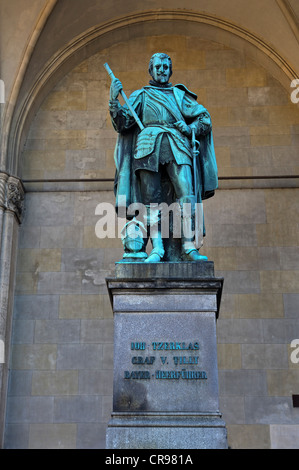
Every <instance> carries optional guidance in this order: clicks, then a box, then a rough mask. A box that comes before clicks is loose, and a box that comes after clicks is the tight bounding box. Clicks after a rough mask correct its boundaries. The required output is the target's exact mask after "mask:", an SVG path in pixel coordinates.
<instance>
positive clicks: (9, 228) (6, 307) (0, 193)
mask: <svg viewBox="0 0 299 470" xmlns="http://www.w3.org/2000/svg"><path fill="white" fill-rule="evenodd" d="M23 207H24V188H23V185H22V183H21V181H20V180H19V179H18V178H15V177H12V176H9V175H7V174H6V173H1V174H0V242H1V244H0V249H1V252H0V341H1V342H2V344H3V343H4V354H5V357H4V360H5V362H4V363H1V364H0V448H2V447H3V438H4V423H5V410H6V397H7V385H8V360H9V353H10V343H11V326H12V311H13V295H14V282H15V272H16V258H17V243H18V227H19V224H20V222H21V218H22V214H23Z"/></svg>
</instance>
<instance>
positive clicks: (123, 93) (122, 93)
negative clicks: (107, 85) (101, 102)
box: [104, 63, 144, 130]
mask: <svg viewBox="0 0 299 470" xmlns="http://www.w3.org/2000/svg"><path fill="white" fill-rule="evenodd" d="M104 67H105V69H106V70H107V72H108V74H109V76H110V77H111V80H114V79H115V75H114V73H113V72H112V70H111V68H110V67H109V65H108V64H107V63H105V64H104ZM120 94H121V96H122V97H123V100H124V102H125V103H126V105H127V106H128V108H129V110H130V111H131V114H132V116H133V118H134V119H135V121H136V122H137V124H138V126H139V128H140V130H143V129H144V125H143V124H142V122H141V121H140V119H139V117H138V116H137V114H136V112H135V110H134V109H133V107H132V106H131V104H130V103H129V100H128V98H127V97H126V95H125V92H124V91H123V90H120Z"/></svg>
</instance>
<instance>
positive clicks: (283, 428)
mask: <svg viewBox="0 0 299 470" xmlns="http://www.w3.org/2000/svg"><path fill="white" fill-rule="evenodd" d="M157 51H165V52H167V53H169V54H170V55H171V57H172V59H173V67H174V74H173V77H172V79H171V80H172V82H173V83H185V84H186V85H187V86H188V88H189V89H190V90H192V91H194V92H195V93H197V94H198V97H199V98H198V100H199V102H201V103H202V104H203V105H204V106H206V107H207V108H208V110H209V112H210V113H211V116H212V121H213V126H214V127H213V130H214V131H213V132H214V141H215V148H216V156H217V161H218V166H219V175H220V177H221V180H220V188H219V190H218V191H217V193H216V195H215V197H214V198H212V199H210V200H208V201H207V202H206V203H205V205H204V208H205V221H206V227H207V236H206V239H205V245H204V248H203V250H202V252H203V253H204V254H207V255H208V257H209V259H210V260H213V261H214V262H215V269H216V275H219V276H223V277H224V278H225V283H224V294H223V299H222V305H221V310H220V318H219V320H218V343H219V344H218V361H219V379H220V397H221V402H220V404H221V408H220V409H221V411H222V412H223V417H224V420H225V421H226V423H227V427H228V439H229V445H230V446H231V447H232V448H270V447H279V446H285V447H288V446H289V447H290V446H291V447H292V446H293V447H294V446H297V447H298V445H299V444H298V439H297V437H296V433H297V434H298V430H299V412H298V409H296V408H293V407H292V394H298V393H299V365H298V364H293V363H291V361H290V342H291V341H292V339H295V338H299V327H298V308H297V306H296V305H298V254H297V253H298V250H297V246H298V231H297V225H296V215H298V204H297V203H296V198H298V190H297V189H296V188H295V187H292V186H295V185H294V181H295V180H294V179H293V178H291V177H292V176H295V175H296V173H298V150H299V140H298V139H299V137H298V136H299V111H298V108H297V107H296V106H294V105H293V104H292V103H291V102H290V99H289V96H288V94H287V92H286V91H285V90H284V89H283V88H282V87H281V86H280V85H279V83H278V82H277V81H276V80H274V79H273V78H272V77H271V76H270V75H269V74H268V73H267V71H266V70H265V69H263V68H262V67H260V66H259V65H258V64H256V63H254V62H252V61H251V60H249V59H248V58H247V57H246V56H245V55H244V54H242V53H240V52H236V51H234V50H232V49H228V48H227V47H225V46H222V45H220V44H217V43H211V42H208V41H204V40H201V39H198V38H195V37H185V36H184V37H183V36H175V35H173V36H164V37H155V36H153V37H149V38H147V39H146V40H143V41H141V40H138V39H134V40H133V39H132V40H130V41H128V42H126V43H121V44H116V45H115V46H113V47H111V48H110V49H108V50H104V51H101V52H99V53H98V54H97V55H95V56H92V57H90V58H89V59H87V60H85V61H84V62H83V63H82V64H80V65H79V66H78V67H76V68H75V69H73V70H72V71H70V73H69V74H68V75H66V76H65V78H64V79H63V80H62V81H61V82H60V83H58V84H57V86H56V87H55V88H54V89H53V90H52V92H51V93H50V94H49V96H48V97H47V99H46V100H45V101H44V103H43V104H42V106H41V108H40V110H39V112H38V114H37V116H36V118H35V120H34V122H33V123H32V126H31V129H30V133H29V135H28V139H27V142H26V147H25V149H24V153H23V157H22V162H23V163H22V175H21V176H22V178H23V180H24V185H25V188H26V190H27V193H26V200H25V202H26V213H25V217H24V222H23V224H22V226H21V229H20V235H19V240H20V242H19V253H18V274H17V282H16V296H15V310H14V329H13V348H12V357H11V374H10V387H9V398H8V407H7V420H6V440H5V446H6V447H7V448H76V447H77V448H93V447H94V448H99V447H100V448H101V447H102V448H103V447H104V446H105V432H106V423H107V420H108V418H109V414H110V411H111V397H112V359H113V344H112V343H113V331H112V330H113V323H112V311H111V306H110V304H109V299H108V296H107V290H106V285H105V277H107V276H108V275H109V274H111V273H112V272H113V267H114V262H115V261H118V260H119V259H120V258H121V255H122V247H121V242H120V240H119V239H103V240H100V239H98V238H97V237H96V235H95V224H96V222H97V220H98V218H99V217H98V216H96V215H95V208H96V206H97V205H98V204H99V203H100V202H111V203H113V202H114V196H113V192H112V187H113V183H112V179H113V177H114V162H113V149H114V145H115V140H116V134H115V132H114V130H113V129H112V126H111V123H110V120H109V114H108V109H107V104H108V99H109V85H110V79H109V77H107V74H106V71H105V70H104V68H103V63H104V62H108V63H109V65H110V66H111V68H112V70H113V71H114V72H115V75H116V76H118V78H120V79H121V80H122V81H123V85H124V89H125V92H126V93H127V95H129V94H130V92H132V91H133V90H134V89H135V88H139V87H142V86H143V85H144V84H147V82H148V75H147V65H148V61H149V58H150V57H151V55H152V54H153V53H154V52H157ZM296 159H297V162H296ZM271 176H272V178H269V177H271ZM282 176H283V177H287V178H281V177H282ZM244 178H246V179H244ZM296 276H297V277H296Z"/></svg>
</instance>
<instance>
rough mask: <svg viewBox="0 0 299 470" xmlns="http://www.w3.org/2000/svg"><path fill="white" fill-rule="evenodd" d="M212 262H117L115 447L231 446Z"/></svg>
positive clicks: (110, 441) (111, 427) (111, 432)
mask: <svg viewBox="0 0 299 470" xmlns="http://www.w3.org/2000/svg"><path fill="white" fill-rule="evenodd" d="M222 284H223V279H218V278H215V277H214V264H213V263H212V262H203V263H196V262H191V263H190V262H188V263H158V264H148V265H145V264H143V263H132V264H129V263H117V264H116V277H115V278H110V279H107V286H108V290H109V293H110V298H111V301H112V305H113V312H114V385H113V387H114V388H113V413H112V416H111V420H110V422H109V424H108V429H107V448H109V449H214V448H215V449H217V448H222V449H223V448H227V439H226V427H225V423H224V422H223V420H222V418H221V413H220V411H219V403H218V367H217V341H216V319H217V317H218V313H219V305H220V299H221V292H222Z"/></svg>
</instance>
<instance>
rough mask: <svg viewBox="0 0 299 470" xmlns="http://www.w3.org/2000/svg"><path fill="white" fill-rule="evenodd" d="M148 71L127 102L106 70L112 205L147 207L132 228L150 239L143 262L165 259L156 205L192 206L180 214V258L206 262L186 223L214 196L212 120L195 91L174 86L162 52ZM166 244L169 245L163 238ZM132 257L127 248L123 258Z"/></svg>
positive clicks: (169, 63)
mask: <svg viewBox="0 0 299 470" xmlns="http://www.w3.org/2000/svg"><path fill="white" fill-rule="evenodd" d="M106 65H107V64H106ZM149 74H150V75H151V77H152V79H151V80H150V82H149V85H147V86H144V87H143V88H142V89H140V90H137V91H135V92H133V93H132V95H131V96H130V98H129V100H127V99H126V97H125V95H124V93H123V92H122V88H123V86H122V83H121V82H120V81H119V80H118V79H117V78H115V77H114V76H113V74H112V72H111V71H110V75H111V76H112V83H111V88H110V101H109V110H110V115H111V120H112V124H113V126H114V129H115V130H116V131H117V132H118V140H117V144H116V149H115V162H116V176H115V195H116V209H117V210H119V208H120V205H121V204H122V203H123V202H120V201H125V204H126V207H129V205H130V204H132V203H142V204H143V205H144V206H145V208H146V210H145V216H144V220H143V221H139V223H138V224H137V225H136V229H137V230H138V231H139V239H140V234H141V233H142V234H143V239H144V245H145V244H146V243H147V240H148V238H150V239H151V242H152V251H151V253H150V255H149V256H148V257H147V255H146V254H145V249H144V247H143V249H140V250H139V255H138V254H137V257H138V256H139V258H141V259H144V262H153V263H156V262H160V261H162V260H163V259H165V240H164V239H163V236H162V232H161V210H160V205H161V203H167V204H172V203H173V202H178V204H179V207H180V208H181V209H183V207H184V205H185V204H190V207H191V209H190V210H189V211H187V215H186V214H185V213H184V211H183V210H182V212H181V224H182V225H181V226H182V233H181V238H180V240H179V242H180V254H179V260H187V261H201V260H206V259H207V258H206V257H205V256H202V255H200V254H199V252H198V248H200V246H198V245H201V244H202V242H200V243H197V244H196V243H195V237H194V236H191V235H190V233H191V232H190V231H189V232H188V230H185V229H184V228H185V227H186V226H189V227H190V226H191V223H192V222H193V227H194V215H195V213H196V208H198V207H200V206H201V205H202V204H201V203H202V201H203V200H204V199H207V198H209V197H211V196H213V195H214V192H215V189H216V188H217V186H218V177H217V164H216V158H215V152H214V145H213V136H212V124H211V118H210V115H209V113H208V111H207V110H206V109H205V108H204V107H203V106H202V105H200V104H198V103H197V101H196V99H197V96H196V95H195V94H194V93H192V92H191V91H189V90H188V89H187V88H186V87H185V86H184V85H182V84H178V85H174V86H173V85H172V84H171V83H170V82H169V79H170V77H171V75H172V62H171V59H170V57H169V56H168V55H167V54H162V53H157V54H154V55H153V56H152V58H151V59H150V63H149ZM119 93H122V95H123V96H124V98H125V99H126V102H127V104H125V105H124V106H121V104H120V102H119V101H118V95H119ZM199 149H200V150H199ZM131 218H132V217H131ZM199 219H201V220H200V221H199V224H200V225H201V226H198V221H197V227H195V230H199V231H201V232H202V234H203V236H204V235H205V229H204V222H203V217H202V218H199ZM130 230H131V231H132V226H131V225H130ZM186 234H187V235H186ZM124 239H125V236H124ZM167 243H168V242H166V244H167ZM167 246H168V248H169V243H168V244H167ZM132 251H133V250H132ZM140 253H141V254H140ZM168 253H171V250H170V251H169V250H168ZM131 255H132V253H131V254H128V253H126V256H127V257H130V256H131ZM171 256H172V255H171V254H170V255H169V254H168V260H172V259H171ZM173 260H177V258H176V259H173Z"/></svg>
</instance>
